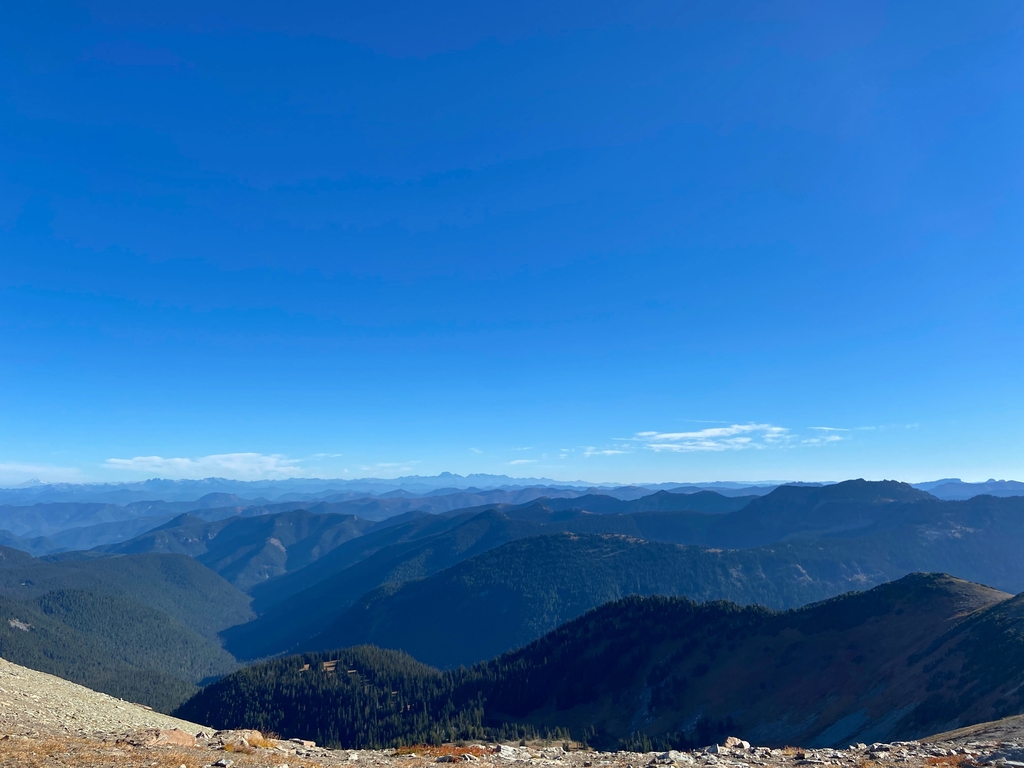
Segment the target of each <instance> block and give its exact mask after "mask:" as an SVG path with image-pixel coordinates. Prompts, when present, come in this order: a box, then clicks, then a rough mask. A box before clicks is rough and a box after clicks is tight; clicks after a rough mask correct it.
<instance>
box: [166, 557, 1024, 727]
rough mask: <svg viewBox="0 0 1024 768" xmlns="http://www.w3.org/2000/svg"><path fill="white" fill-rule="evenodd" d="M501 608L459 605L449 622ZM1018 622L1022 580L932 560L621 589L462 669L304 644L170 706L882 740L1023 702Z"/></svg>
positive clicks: (230, 721)
mask: <svg viewBox="0 0 1024 768" xmlns="http://www.w3.org/2000/svg"><path fill="white" fill-rule="evenodd" d="M494 614H495V612H491V613H490V614H485V615H482V616H463V618H462V621H461V622H459V624H458V625H456V626H455V627H454V629H455V631H453V632H452V634H456V633H457V632H458V631H462V630H463V629H464V628H465V627H466V625H467V624H468V623H470V622H472V621H477V622H487V621H488V620H490V618H491V617H493V616H494ZM1022 622H1024V596H1022V597H1018V598H1013V599H1010V598H1009V595H1006V594H1005V593H1000V592H998V591H996V590H992V589H990V588H988V587H983V586H981V585H977V584H971V583H968V582H964V581H961V580H959V579H954V578H951V577H948V576H943V575H934V574H932V575H927V574H914V575H911V576H908V577H905V578H903V579H901V580H899V581H897V582H893V583H889V584H885V585H883V586H880V587H877V588H875V589H873V590H870V591H868V592H862V593H851V594H846V595H843V596H841V597H838V598H834V599H831V600H828V601H826V602H823V603H818V604H814V605H810V606H807V607H805V608H801V609H797V610H790V611H785V612H774V611H771V610H768V609H765V608H760V607H749V608H741V607H739V606H736V605H734V604H729V603H721V602H718V603H705V604H697V603H694V602H691V601H689V600H686V599H682V598H665V597H653V598H651V597H648V598H640V597H630V598H626V599H624V600H621V601H617V602H613V603H608V604H606V605H604V606H602V607H600V608H598V609H595V610H593V611H590V612H589V613H587V614H585V615H584V616H581V617H580V618H578V619H575V620H573V621H571V622H569V623H567V624H564V625H562V626H560V627H559V628H558V629H556V630H554V631H552V632H550V633H549V634H547V635H546V636H545V637H543V638H541V639H539V640H537V641H535V642H533V643H531V644H529V645H527V646H526V647H524V648H522V649H520V650H518V651H515V652H513V653H509V654H505V655H503V656H501V657H498V658H496V659H493V660H492V661H489V662H484V663H481V664H478V665H476V666H474V667H472V668H470V669H468V670H467V669H457V670H453V671H451V672H448V673H444V674H441V675H436V674H432V673H431V672H430V670H429V669H424V668H423V667H415V666H413V662H411V660H408V658H407V657H403V656H401V655H391V656H389V655H387V654H383V652H379V651H376V652H371V651H370V650H369V649H363V648H353V649H347V650H342V651H333V652H330V653H311V654H305V655H302V656H296V657H289V658H285V659H278V660H274V661H271V662H267V663H263V664H257V665H254V666H252V667H248V668H245V669H243V670H240V671H238V672H236V673H233V674H231V675H228V676H227V677H225V678H224V679H222V680H220V681H218V682H216V683H214V684H212V685H210V686H209V687H207V688H205V689H204V690H203V691H201V692H200V693H199V694H197V695H196V696H195V697H194V698H193V699H191V700H190V701H189V702H187V703H186V704H185V705H183V706H182V707H181V708H180V709H179V710H178V714H179V715H180V716H183V717H189V718H191V719H196V720H201V721H203V722H209V723H211V724H213V725H215V726H217V727H237V726H239V725H241V724H242V723H243V722H244V723H258V724H259V725H260V726H261V727H263V728H267V729H274V730H278V731H286V732H289V733H296V734H299V735H302V736H304V737H306V738H316V739H318V740H320V741H324V742H327V743H339V742H341V743H343V744H344V746H346V747H355V746H363V745H380V744H385V743H392V744H397V743H410V742H416V741H423V740H425V738H427V737H429V735H430V734H431V733H443V734H445V735H446V736H447V738H449V739H455V738H495V737H497V735H498V734H501V735H502V737H504V738H508V737H509V736H510V735H511V734H514V733H523V734H527V733H529V732H531V731H532V732H537V731H538V730H540V731H543V730H545V729H547V730H555V729H567V730H568V731H569V732H570V733H571V734H572V735H573V736H574V737H576V738H586V739H587V740H588V741H589V742H590V743H591V744H593V745H595V746H601V747H615V746H617V745H619V744H622V743H635V742H636V741H638V740H642V739H648V740H649V742H648V743H650V742H653V743H654V744H656V745H658V746H662V747H664V746H675V747H687V746H694V745H700V744H706V743H709V742H711V741H713V740H717V739H719V738H721V737H722V736H723V735H725V731H726V730H728V732H729V733H735V734H737V735H739V736H741V737H746V738H749V740H751V741H754V742H756V743H761V744H764V743H767V744H775V745H779V746H781V745H783V744H787V743H790V744H792V743H799V744H806V745H809V746H811V745H815V744H821V745H826V744H846V743H850V742H856V741H865V742H871V741H876V740H878V741H890V740H896V739H908V738H917V737H920V736H923V735H925V734H927V733H930V732H937V731H941V730H945V729H949V728H953V727H958V726H961V725H967V724H969V723H971V722H982V721H987V720H992V719H995V718H998V717H1001V716H1004V715H1006V714H1010V713H1014V712H1021V711H1024V694H1022V693H1021V691H1024V634H1022V633H1021V632H1020V629H1021V627H1022ZM439 623H442V622H441V621H439ZM448 626H449V627H451V626H452V625H451V624H448ZM375 654H377V655H375ZM328 660H337V661H338V669H339V670H341V669H345V670H346V671H348V670H351V672H350V673H346V674H338V673H333V672H330V671H325V670H323V669H321V664H322V662H324V661H328ZM305 665H308V666H305ZM403 665H405V666H410V667H412V668H413V669H414V671H413V672H412V673H411V676H410V679H408V680H407V679H405V678H404V677H403V672H402V667H403ZM392 691H394V692H395V693H394V694H392V693H391V692H392ZM339 712H344V713H349V712H351V713H356V716H355V717H354V718H353V719H352V720H347V719H346V718H344V717H338V716H337V715H336V714H335V713H339ZM424 715H427V717H424ZM379 724H386V726H387V727H386V728H383V729H381V728H378V729H377V730H372V728H368V727H367V726H371V727H376V726H377V725H379ZM353 730H354V731H355V732H353Z"/></svg>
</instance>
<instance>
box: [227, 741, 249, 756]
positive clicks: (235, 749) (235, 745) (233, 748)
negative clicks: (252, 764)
mask: <svg viewBox="0 0 1024 768" xmlns="http://www.w3.org/2000/svg"><path fill="white" fill-rule="evenodd" d="M224 751H225V752H232V753H234V754H242V755H251V754H252V753H253V752H255V751H256V748H255V747H253V746H252V745H250V744H243V743H242V742H240V741H229V742H228V743H227V744H225V745H224Z"/></svg>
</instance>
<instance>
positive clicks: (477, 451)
mask: <svg viewBox="0 0 1024 768" xmlns="http://www.w3.org/2000/svg"><path fill="white" fill-rule="evenodd" d="M469 450H471V451H472V452H473V453H483V451H481V450H480V449H479V448H470V449H469Z"/></svg>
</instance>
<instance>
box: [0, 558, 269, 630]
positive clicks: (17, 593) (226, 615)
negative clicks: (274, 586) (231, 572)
mask: <svg viewBox="0 0 1024 768" xmlns="http://www.w3.org/2000/svg"><path fill="white" fill-rule="evenodd" d="M63 589H79V590H89V591H92V592H97V593H100V594H107V595H114V596H117V597H123V598H126V599H129V600H133V601H136V602H138V603H141V604H143V605H147V606H150V607H152V608H155V609H157V610H160V611H163V612H164V613H166V614H168V615H169V616H171V617H172V618H174V619H176V620H178V621H180V622H181V623H182V624H184V625H185V626H186V627H189V628H191V629H193V630H195V631H196V632H198V633H199V634H201V635H204V636H206V637H211V638H212V637H216V636H217V633H218V632H220V631H221V630H222V629H224V628H226V627H229V626H232V625H234V624H238V623H239V622H245V621H248V620H249V619H250V618H251V617H252V615H253V614H252V611H251V609H250V608H249V598H248V597H247V596H246V595H244V594H243V593H242V592H240V591H238V590H237V589H235V588H234V587H233V586H231V585H230V584H229V583H228V582H226V581H225V580H224V579H222V578H221V577H220V576H218V575H217V574H215V573H214V572H213V571H211V570H209V569H208V568H206V567H205V566H203V565H201V564H200V563H197V562H196V561H194V560H192V559H191V558H189V557H185V556H184V555H161V554H144V555H124V556H118V557H100V558H89V559H84V560H74V559H67V560H58V561H54V560H48V559H43V558H34V557H32V556H31V555H28V554H26V553H24V552H19V551H18V550H13V549H8V548H6V547H0V594H4V595H8V596H10V597H13V598H15V599H28V598H36V597H39V596H41V595H43V594H45V593H47V592H51V591H54V590H63Z"/></svg>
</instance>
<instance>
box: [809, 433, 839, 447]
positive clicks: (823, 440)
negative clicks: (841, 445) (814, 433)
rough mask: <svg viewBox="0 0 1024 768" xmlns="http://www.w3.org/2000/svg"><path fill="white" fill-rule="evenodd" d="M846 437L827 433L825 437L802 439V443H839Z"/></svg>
mask: <svg viewBox="0 0 1024 768" xmlns="http://www.w3.org/2000/svg"><path fill="white" fill-rule="evenodd" d="M843 439H844V438H842V437H840V436H839V435H825V436H823V437H808V438H805V439H803V440H801V441H800V445H828V444H829V443H838V442H840V441H841V440H843Z"/></svg>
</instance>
